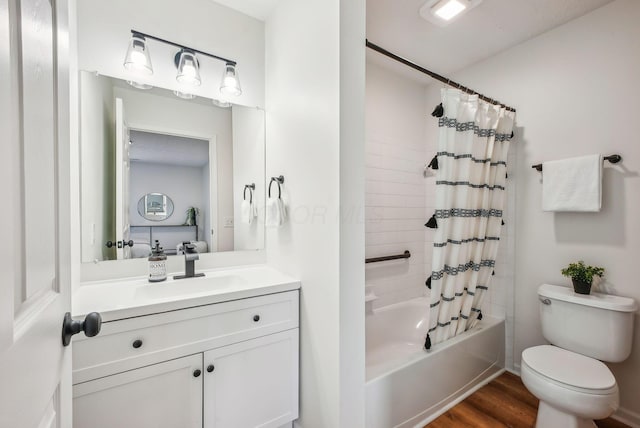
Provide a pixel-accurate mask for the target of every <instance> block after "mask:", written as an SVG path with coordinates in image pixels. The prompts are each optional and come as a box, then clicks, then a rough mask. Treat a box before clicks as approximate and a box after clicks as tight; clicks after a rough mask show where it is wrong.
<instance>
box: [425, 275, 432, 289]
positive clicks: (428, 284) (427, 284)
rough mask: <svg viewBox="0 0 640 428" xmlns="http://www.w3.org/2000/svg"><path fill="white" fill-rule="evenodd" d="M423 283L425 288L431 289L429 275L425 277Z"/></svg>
mask: <svg viewBox="0 0 640 428" xmlns="http://www.w3.org/2000/svg"><path fill="white" fill-rule="evenodd" d="M424 285H426V286H427V288H428V289H429V290H431V277H429V278H427V280H426V281H425V282H424Z"/></svg>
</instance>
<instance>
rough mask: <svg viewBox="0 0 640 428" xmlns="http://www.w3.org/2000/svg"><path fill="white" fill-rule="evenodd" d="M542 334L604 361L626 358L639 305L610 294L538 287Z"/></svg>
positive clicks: (559, 344)
mask: <svg viewBox="0 0 640 428" xmlns="http://www.w3.org/2000/svg"><path fill="white" fill-rule="evenodd" d="M538 298H539V302H540V303H539V305H540V320H541V322H542V334H543V336H544V337H545V339H547V340H548V341H549V342H551V344H552V345H555V346H558V347H560V348H563V349H567V350H569V351H573V352H577V353H579V354H582V355H587V356H589V357H592V358H595V359H597V360H601V361H608V362H612V363H617V362H620V361H624V360H625V359H627V357H628V356H629V354H630V353H631V345H632V340H633V317H634V313H635V311H636V310H637V305H636V302H635V301H634V300H633V299H631V298H629V297H620V296H612V295H609V294H601V293H591V294H589V295H582V294H577V293H575V292H574V291H573V289H571V288H567V287H561V286H558V285H550V284H543V285H541V286H540V287H539V288H538Z"/></svg>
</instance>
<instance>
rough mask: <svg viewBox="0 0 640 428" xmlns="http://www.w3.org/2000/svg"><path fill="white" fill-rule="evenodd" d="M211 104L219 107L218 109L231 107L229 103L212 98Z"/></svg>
mask: <svg viewBox="0 0 640 428" xmlns="http://www.w3.org/2000/svg"><path fill="white" fill-rule="evenodd" d="M211 102H212V103H213V105H214V106H216V107H220V108H229V107H231V103H230V102H229V101H226V100H217V99H215V98H213V99H212V100H211Z"/></svg>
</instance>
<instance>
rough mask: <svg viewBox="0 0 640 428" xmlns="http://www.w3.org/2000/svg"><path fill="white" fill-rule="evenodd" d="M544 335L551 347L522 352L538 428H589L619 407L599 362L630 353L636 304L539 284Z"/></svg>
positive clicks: (611, 378) (614, 386)
mask: <svg viewBox="0 0 640 428" xmlns="http://www.w3.org/2000/svg"><path fill="white" fill-rule="evenodd" d="M538 299H539V307H540V320H541V323H542V334H543V336H544V337H545V339H547V340H548V341H549V342H550V343H551V345H541V346H534V347H531V348H527V349H525V350H524V351H523V352H522V363H521V369H520V371H521V377H522V382H523V383H524V385H525V386H526V387H527V389H528V390H529V391H530V392H531V393H532V394H533V395H535V396H536V397H537V398H538V399H539V400H540V404H539V406H538V417H537V419H536V428H550V427H563V428H587V427H589V428H592V427H594V426H595V424H594V422H593V420H594V419H603V418H606V417H608V416H610V415H611V414H612V413H613V412H615V411H616V409H617V408H618V403H619V392H618V385H617V383H616V379H615V377H614V376H613V374H612V373H611V371H610V370H609V368H608V367H607V366H606V365H605V364H604V363H602V361H607V362H612V363H617V362H621V361H624V360H625V359H626V358H627V357H628V356H629V354H630V353H631V345H632V338H633V316H634V312H635V311H636V310H637V305H636V302H635V301H634V300H633V299H631V298H628V297H620V296H612V295H608V294H600V293H592V294H589V295H581V294H576V293H574V291H573V289H570V288H567V287H561V286H557V285H549V284H543V285H541V286H540V287H539V288H538Z"/></svg>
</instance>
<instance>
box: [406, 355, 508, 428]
mask: <svg viewBox="0 0 640 428" xmlns="http://www.w3.org/2000/svg"><path fill="white" fill-rule="evenodd" d="M505 371H506V370H505V369H504V368H502V367H500V366H498V364H497V363H496V364H493V365H492V366H491V367H489V368H487V369H486V370H485V371H484V372H482V373H481V374H480V375H479V376H477V377H476V378H474V379H473V380H472V381H470V382H469V383H468V384H466V385H465V386H464V387H463V388H461V389H459V390H458V391H456V392H455V393H454V394H452V395H450V396H448V397H447V398H445V399H444V400H442V401H441V402H439V403H438V404H436V405H435V406H432V407H430V408H429V409H427V410H425V411H424V412H422V413H421V414H420V415H417V416H416V417H414V418H411V420H408V421H405V422H404V423H402V424H400V425H397V426H396V427H395V428H408V427H413V428H422V427H424V426H426V425H427V424H429V423H431V422H433V421H434V420H436V419H437V418H438V417H439V416H441V415H443V414H444V413H446V412H447V410H449V409H451V408H452V407H454V406H455V405H457V404H460V403H461V402H462V401H464V399H465V398H467V397H468V396H470V395H471V394H473V393H474V392H476V391H477V390H479V389H480V388H482V387H483V386H485V385H487V384H488V383H489V382H491V381H492V380H494V379H495V378H497V377H498V376H500V375H501V374H503V373H504V372H505ZM434 409H438V410H434ZM424 414H428V415H429V416H427V417H426V418H424V419H422V420H420V421H419V422H417V423H416V422H415V419H416V418H419V417H421V416H422V415H424Z"/></svg>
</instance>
